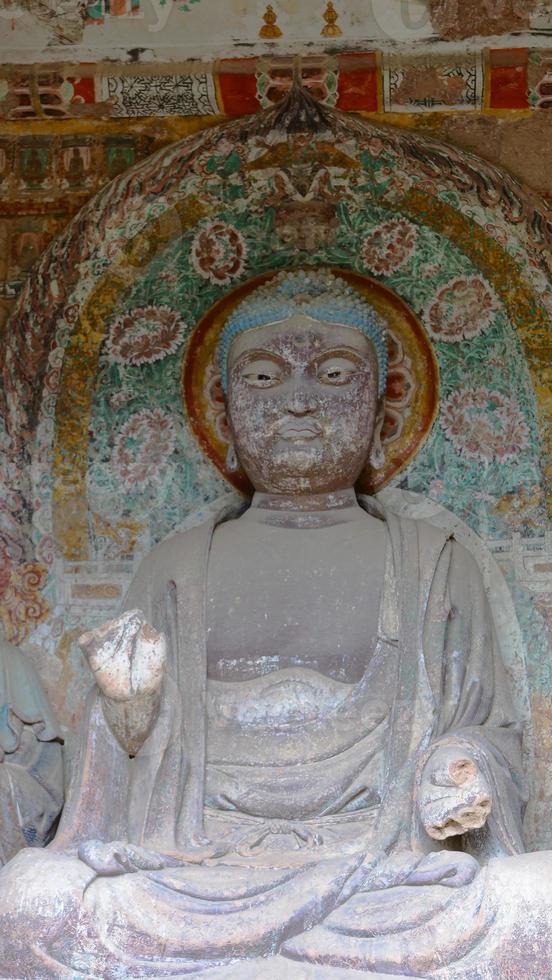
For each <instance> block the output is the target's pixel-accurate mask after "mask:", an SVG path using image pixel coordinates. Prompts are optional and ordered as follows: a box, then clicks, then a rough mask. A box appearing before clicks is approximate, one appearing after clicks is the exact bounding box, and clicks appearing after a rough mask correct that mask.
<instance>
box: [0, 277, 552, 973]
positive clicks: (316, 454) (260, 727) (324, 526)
mask: <svg viewBox="0 0 552 980" xmlns="http://www.w3.org/2000/svg"><path fill="white" fill-rule="evenodd" d="M219 359H220V369H221V377H222V383H223V388H224V391H225V396H226V403H227V413H228V419H229V425H230V430H231V434H232V439H233V453H234V455H235V460H236V461H237V462H239V464H240V465H241V466H242V467H243V469H244V470H245V473H246V474H247V476H248V477H249V479H250V481H251V484H252V485H253V487H254V494H253V496H252V499H251V500H248V501H243V502H240V503H236V504H235V505H234V504H226V503H225V504H221V506H220V507H218V509H217V508H216V507H215V508H214V510H213V516H212V519H211V518H210V519H209V520H204V521H203V523H200V524H199V525H198V526H195V527H192V528H189V529H187V530H183V531H178V532H176V533H174V534H173V535H172V536H170V537H169V538H167V539H165V540H164V541H162V542H161V543H160V544H159V545H158V546H156V547H155V548H154V549H153V550H152V551H151V553H150V554H149V555H148V556H147V557H146V558H145V559H144V561H143V562H142V564H141V566H140V567H139V569H138V571H137V574H136V576H135V578H134V581H133V583H132V584H131V586H130V590H129V592H128V595H127V597H126V600H125V604H124V608H123V610H122V612H121V614H120V616H119V617H118V618H116V619H115V620H112V621H110V622H108V623H106V624H104V625H103V626H101V627H99V628H97V629H95V630H92V631H90V632H88V633H86V634H85V635H84V636H83V637H82V638H81V641H80V642H81V646H82V648H83V650H84V652H85V655H86V657H87V658H88V662H89V665H90V668H91V671H92V674H93V677H94V682H95V683H94V687H93V689H92V691H91V694H90V697H89V700H88V704H87V709H86V714H85V718H84V722H83V726H82V738H81V745H80V750H79V754H78V756H77V759H76V760H75V767H74V768H75V775H74V778H73V782H72V785H71V787H70V790H69V797H68V801H67V804H66V806H65V810H64V813H63V817H62V821H61V825H60V828H59V831H58V834H57V836H56V838H55V840H54V842H53V843H52V844H51V845H50V846H49V847H48V848H47V849H45V850H43V851H26V852H22V853H21V854H19V855H18V856H17V857H16V858H15V859H14V860H13V861H12V862H10V864H8V865H7V866H6V867H5V868H4V869H3V870H2V872H1V873H0V976H2V977H5V978H6V977H10V978H12V980H13V978H15V977H17V978H26V980H28V978H38V977H40V978H41V980H47V978H61V977H64V978H65V977H72V978H73V977H78V978H84V977H86V978H88V977H90V978H92V977H93V978H100V977H101V978H102V980H115V978H123V977H124V978H130V977H132V978H134V977H179V978H184V977H200V976H201V977H207V978H211V977H212V978H219V977H220V978H233V980H247V978H277V980H282V978H287V977H291V978H299V977H300V978H307V977H309V978H310V977H312V978H321V980H322V978H331V980H338V978H350V980H354V978H357V977H358V976H359V975H362V976H374V977H378V976H382V977H383V976H384V977H386V978H389V977H413V976H415V977H425V978H428V977H431V978H446V980H460V978H464V980H467V978H471V980H473V978H492V980H501V978H503V980H506V978H508V980H514V978H517V977H523V978H528V980H529V978H532V980H537V978H539V980H542V978H543V977H546V976H550V963H551V962H552V856H551V855H550V854H548V853H540V854H524V853H523V841H522V812H523V806H524V800H525V797H524V790H523V780H522V772H521V769H522V764H521V751H520V750H521V740H522V731H521V726H520V724H519V722H518V719H517V718H516V713H515V711H514V708H513V704H512V700H511V698H510V694H509V690H508V683H507V680H506V676H505V670H504V666H503V663H502V661H501V657H500V652H499V645H498V642H497V637H496V633H495V628H494V625H493V618H492V614H491V612H490V609H489V605H488V602H487V599H486V596H485V591H484V588H483V583H482V577H481V574H480V571H479V567H478V565H477V563H476V562H475V560H474V558H473V557H472V556H471V555H470V554H469V553H468V552H467V551H466V550H465V549H464V548H463V547H462V546H461V545H460V544H459V543H458V542H457V541H455V540H454V538H453V537H451V536H450V535H449V534H447V533H446V532H445V531H443V530H441V529H439V528H436V527H434V526H431V525H429V524H426V523H424V522H419V521H415V520H412V519H408V518H404V517H399V516H397V515H396V514H394V513H392V512H390V511H389V510H386V508H385V507H383V506H381V505H380V504H379V503H378V502H377V501H376V500H375V499H373V498H370V497H366V496H359V495H357V494H356V493H355V485H356V484H357V481H358V478H359V474H360V473H361V472H362V471H363V469H364V468H365V466H366V465H367V463H368V461H370V460H371V463H372V465H373V466H378V465H381V456H382V447H381V428H382V417H383V412H382V402H383V393H384V391H385V385H386V370H387V365H386V343H385V324H384V323H382V321H381V319H380V318H379V317H378V316H377V315H376V313H375V311H374V310H373V309H372V307H371V306H370V305H369V303H368V302H367V301H366V300H365V299H364V298H363V296H361V295H360V293H359V292H358V291H356V290H355V289H354V288H353V287H352V286H350V285H348V284H347V283H346V282H345V280H344V279H343V278H341V277H340V276H339V275H338V274H330V273H328V272H325V271H317V272H289V273H285V274H279V275H277V276H275V277H274V278H273V279H272V280H270V281H269V282H268V283H265V284H264V285H262V286H260V287H258V289H257V290H255V291H254V292H253V293H252V294H251V295H250V296H249V298H247V299H246V300H243V301H242V303H240V304H239V305H238V306H237V307H236V308H235V309H234V310H233V312H231V313H230V314H229V316H228V317H227V320H226V323H225V325H224V328H223V332H222V334H221V339H220V345H219Z"/></svg>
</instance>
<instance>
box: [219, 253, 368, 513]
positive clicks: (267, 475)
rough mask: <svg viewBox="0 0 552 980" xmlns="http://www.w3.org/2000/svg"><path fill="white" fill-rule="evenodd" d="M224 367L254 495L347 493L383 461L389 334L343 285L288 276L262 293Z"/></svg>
mask: <svg viewBox="0 0 552 980" xmlns="http://www.w3.org/2000/svg"><path fill="white" fill-rule="evenodd" d="M219 360H220V368H221V377H222V384H223V388H224V391H225V395H226V403H227V415H228V421H229V425H230V430H231V433H232V438H233V442H234V450H235V453H236V456H237V458H238V460H239V462H240V463H241V465H242V467H243V469H244V470H245V472H246V474H247V476H248V477H249V479H250V481H251V483H252V484H253V486H254V487H255V489H256V490H260V491H264V492H268V493H286V494H305V493H328V492H332V491H336V490H342V489H347V488H350V487H352V486H354V484H355V483H356V481H357V479H358V477H359V476H360V474H361V472H362V470H363V469H364V467H365V466H366V464H367V462H368V460H369V459H370V460H371V461H372V464H373V465H374V464H375V465H377V464H378V462H379V461H380V459H381V456H382V453H381V425H382V421H383V392H384V390H385V383H386V375H387V354H386V347H385V327H384V324H383V323H382V321H381V320H380V319H379V318H378V316H377V314H376V313H375V311H374V310H373V309H372V307H371V306H370V305H369V304H368V303H367V302H366V300H365V299H364V298H363V297H362V295H361V294H360V293H359V292H358V291H356V290H355V289H353V288H352V287H351V286H349V285H348V284H347V283H346V282H345V280H344V279H342V278H341V277H339V276H336V275H333V274H331V273H328V272H314V271H313V272H288V273H284V274H281V275H278V276H276V277H275V278H274V279H272V280H271V281H270V282H269V283H268V284H266V285H263V286H260V287H259V288H258V289H257V290H255V292H253V293H252V294H251V295H250V296H249V297H248V298H247V299H246V300H245V301H243V302H242V303H241V304H240V305H238V306H237V307H236V308H235V310H234V311H233V313H232V314H231V315H230V317H229V318H228V320H227V322H226V324H225V326H224V329H223V333H222V336H221V341H220V346H219ZM380 465H381V463H380Z"/></svg>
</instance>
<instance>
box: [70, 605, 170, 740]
mask: <svg viewBox="0 0 552 980" xmlns="http://www.w3.org/2000/svg"><path fill="white" fill-rule="evenodd" d="M79 643H80V646H81V648H82V650H83V652H84V653H85V655H86V657H87V659H88V663H89V665H90V669H91V670H92V673H93V674H94V679H95V681H96V683H97V685H98V687H99V689H100V691H101V696H102V706H103V713H104V716H105V719H106V721H107V723H108V725H109V727H110V729H111V731H112V732H113V734H114V736H115V738H116V739H117V741H118V742H119V745H120V746H121V747H122V748H123V749H124V750H125V752H127V754H128V755H131V756H134V755H136V753H137V752H138V751H139V749H140V748H141V747H142V745H143V743H144V742H145V740H146V738H147V737H148V735H149V733H150V732H151V730H152V728H153V726H154V724H155V720H156V718H157V715H158V713H159V706H160V703H161V685H162V681H163V674H164V667H165V659H166V647H165V638H164V636H163V634H162V633H158V632H157V631H156V630H154V629H153V627H152V626H150V625H149V623H147V622H146V620H145V617H144V615H143V613H141V611H140V610H137V609H132V610H130V611H129V612H125V613H123V614H122V615H121V616H119V617H118V618H117V619H113V620H110V621H109V622H107V623H105V624H104V625H103V626H100V627H99V628H98V629H95V630H90V632H88V633H85V634H84V635H83V636H82V637H81V638H80V641H79Z"/></svg>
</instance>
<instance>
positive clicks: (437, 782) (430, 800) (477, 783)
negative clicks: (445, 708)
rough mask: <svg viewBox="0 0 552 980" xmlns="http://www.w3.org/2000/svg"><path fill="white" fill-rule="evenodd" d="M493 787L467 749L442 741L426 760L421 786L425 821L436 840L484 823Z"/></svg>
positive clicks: (422, 816) (420, 801)
mask: <svg viewBox="0 0 552 980" xmlns="http://www.w3.org/2000/svg"><path fill="white" fill-rule="evenodd" d="M491 807H492V796H491V788H490V786H489V783H488V781H487V779H486V777H485V776H484V775H483V773H482V772H481V770H480V768H479V766H478V765H477V763H476V762H475V761H474V759H472V758H471V756H470V755H469V754H468V753H467V752H466V750H465V749H463V748H461V747H460V746H455V745H441V746H439V747H438V748H436V749H435V750H434V752H432V754H431V755H430V757H429V759H428V761H427V762H426V764H425V766H424V769H423V772H422V778H421V780H420V785H419V790H418V810H419V814H420V818H421V821H422V824H423V826H424V828H425V830H426V832H427V833H428V834H429V836H430V837H432V838H433V839H434V840H445V838H447V837H453V836H457V835H459V834H465V833H467V832H468V831H470V830H478V829H479V828H480V827H483V825H484V824H485V822H486V820H487V817H488V816H489V814H490V812H491Z"/></svg>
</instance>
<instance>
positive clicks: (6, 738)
mask: <svg viewBox="0 0 552 980" xmlns="http://www.w3.org/2000/svg"><path fill="white" fill-rule="evenodd" d="M62 805H63V761H62V756H61V742H60V731H59V729H58V726H57V724H56V721H55V719H54V716H53V714H52V711H51V709H50V706H49V704H48V701H47V699H46V696H45V694H44V691H43V689H42V686H41V684H40V681H39V679H38V677H37V675H36V672H35V670H34V668H33V667H32V665H31V663H30V662H29V660H28V659H27V658H26V657H25V655H24V654H23V653H21V651H19V650H18V649H17V648H16V647H13V646H11V645H10V644H8V643H6V642H5V641H0V864H5V863H6V862H7V861H9V860H10V858H12V857H13V856H14V855H15V854H17V852H18V851H19V850H21V848H23V847H41V846H43V845H44V844H47V843H48V841H49V839H50V838H51V836H52V828H53V826H54V824H55V821H56V819H57V817H58V815H59V812H60V810H61V807H62Z"/></svg>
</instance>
